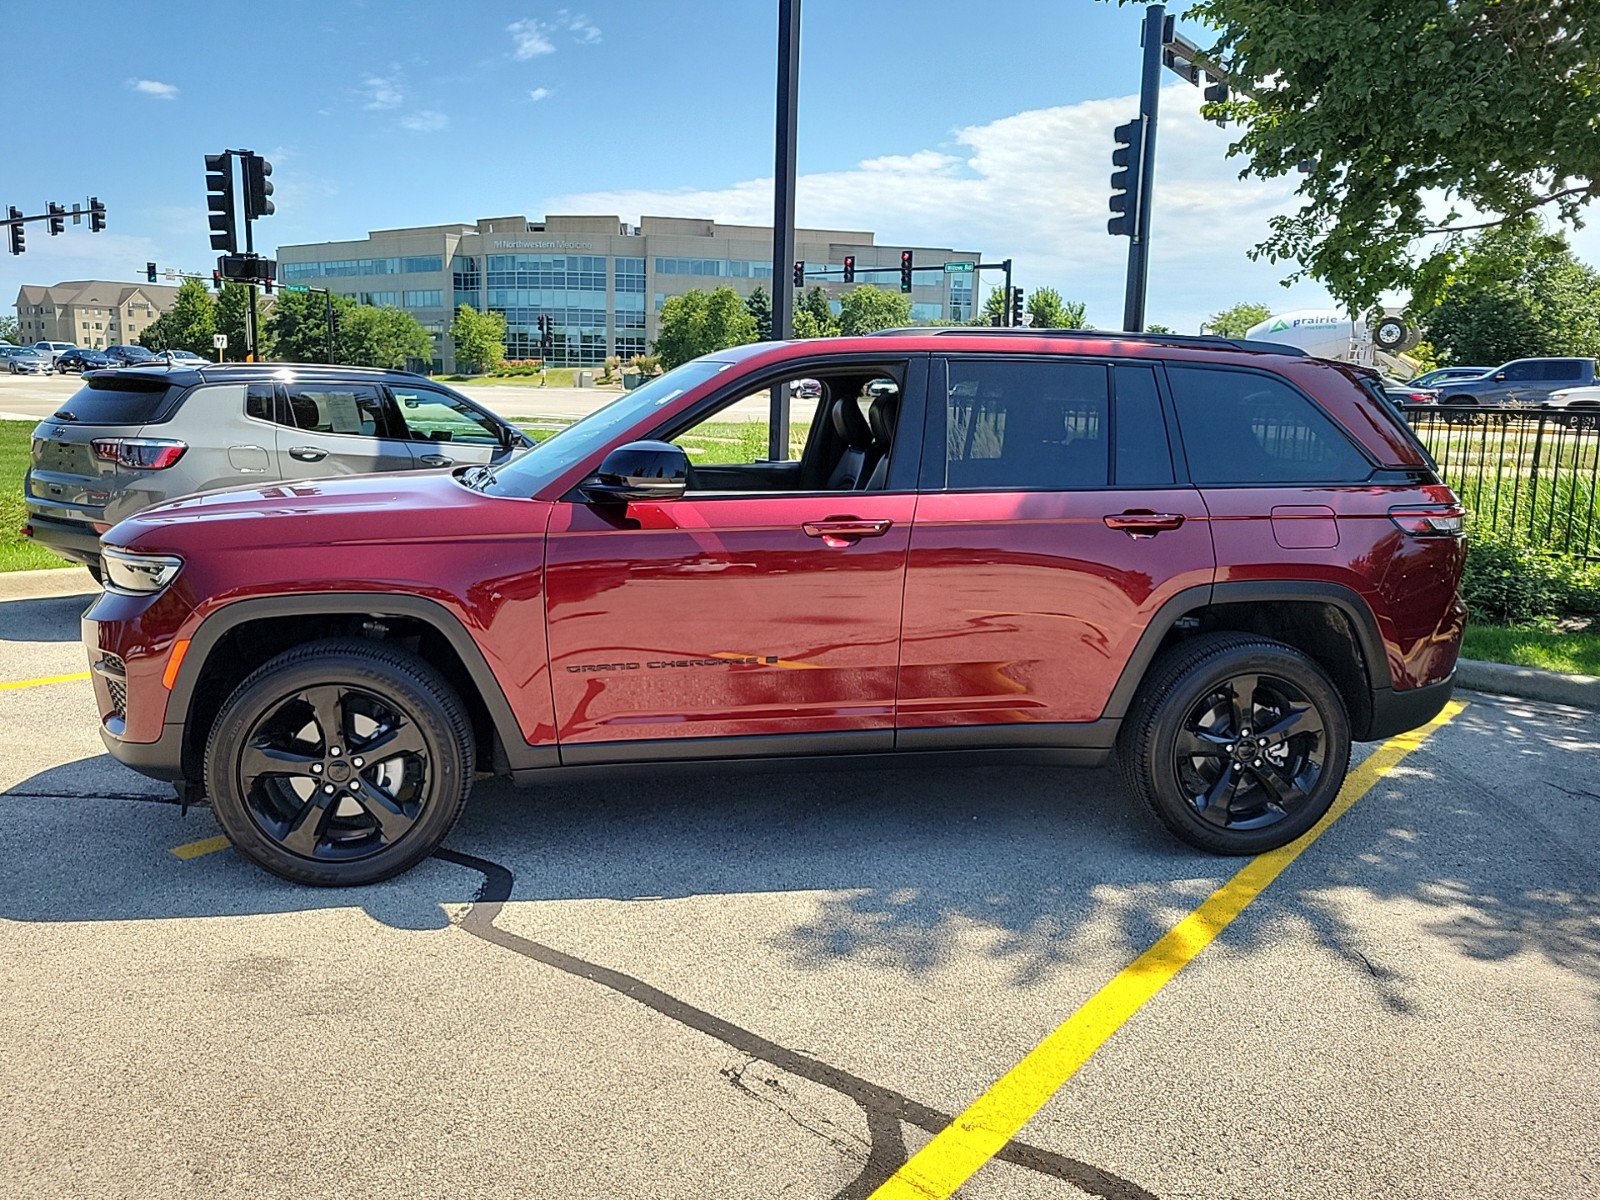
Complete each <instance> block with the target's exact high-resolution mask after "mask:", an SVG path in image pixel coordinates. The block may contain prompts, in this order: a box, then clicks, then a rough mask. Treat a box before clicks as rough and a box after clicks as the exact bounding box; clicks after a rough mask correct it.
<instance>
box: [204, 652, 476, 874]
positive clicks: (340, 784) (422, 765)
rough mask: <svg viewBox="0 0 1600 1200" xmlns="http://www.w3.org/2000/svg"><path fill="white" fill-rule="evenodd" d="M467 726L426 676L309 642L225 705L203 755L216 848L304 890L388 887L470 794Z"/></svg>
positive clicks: (432, 675)
mask: <svg viewBox="0 0 1600 1200" xmlns="http://www.w3.org/2000/svg"><path fill="white" fill-rule="evenodd" d="M471 728H472V727H471V723H470V722H469V721H468V719H467V715H466V710H465V708H464V707H463V705H462V703H461V700H460V698H459V697H458V696H457V695H456V693H455V690H454V689H453V688H452V687H451V686H450V684H449V683H448V682H447V681H446V680H445V679H444V677H443V676H441V675H440V674H439V673H438V672H437V671H435V670H434V669H433V668H432V667H430V666H428V665H427V664H426V663H424V662H422V661H420V660H419V659H416V658H414V657H413V656H411V655H409V654H407V653H405V652H403V651H401V650H397V649H395V648H393V647H391V646H386V645H384V644H382V643H380V642H370V641H361V640H355V639H350V640H344V639H341V640H329V641H323V642H314V643H311V644H309V645H306V646H301V647H299V648H297V649H294V650H290V651H288V652H287V653H284V654H280V655H278V657H276V658H274V659H272V660H271V661H270V662H268V663H266V664H265V665H264V666H262V667H261V668H260V669H258V670H257V671H255V672H254V673H253V674H252V675H250V677H249V678H247V679H246V680H245V681H244V682H243V683H241V684H240V685H239V686H238V688H236V689H235V690H234V693H233V695H232V696H230V697H229V698H228V701H227V703H226V704H225V705H224V706H223V708H222V711H221V713H220V714H218V716H217V720H216V724H215V725H213V726H212V729H211V734H210V737H209V739H208V741H207V745H206V753H205V778H206V788H207V791H208V793H209V794H210V796H211V804H212V809H213V811H214V812H215V814H216V818H217V822H218V824H220V825H221V826H222V831H223V832H224V833H225V834H227V836H228V840H229V841H230V842H232V843H233V845H234V847H235V848H236V849H237V850H239V852H240V853H242V854H243V855H244V856H245V857H246V858H248V859H250V860H251V861H252V862H254V863H256V864H257V865H258V866H260V867H263V868H265V869H266V870H268V871H270V872H272V873H273V874H274V875H280V876H282V877H283V878H285V879H291V880H294V881H295V882H297V883H307V884H312V885H315V886H318V887H354V886H357V885H360V884H366V883H375V882H377V881H378V880H381V879H388V878H390V877H391V876H394V875H398V874H400V873H401V872H402V871H405V870H407V869H409V868H410V867H412V866H414V865H415V864H416V863H418V862H419V861H421V860H422V859H423V858H425V857H427V856H428V855H429V854H432V853H433V851H434V850H436V849H437V848H438V847H439V844H440V843H441V842H443V841H444V839H445V837H446V836H447V835H448V834H449V832H450V830H451V829H452V828H454V826H455V823H456V820H457V819H458V818H459V817H460V815H461V810H462V808H463V807H464V806H465V804H466V801H467V794H468V792H469V791H470V790H471V787H472V763H473V754H472V750H473V746H472V733H471Z"/></svg>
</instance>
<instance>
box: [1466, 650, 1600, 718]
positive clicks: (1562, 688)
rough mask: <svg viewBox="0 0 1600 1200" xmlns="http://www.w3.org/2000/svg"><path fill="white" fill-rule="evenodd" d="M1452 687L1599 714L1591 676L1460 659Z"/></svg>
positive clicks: (1598, 688)
mask: <svg viewBox="0 0 1600 1200" xmlns="http://www.w3.org/2000/svg"><path fill="white" fill-rule="evenodd" d="M1456 686H1457V687H1458V688H1470V689H1471V690H1472V691H1474V692H1490V693H1493V694H1494V695H1497V696H1515V697H1517V698H1518V699H1520V700H1542V701H1544V702H1545V703H1547V704H1566V705H1570V706H1571V707H1573V708H1587V709H1591V710H1594V711H1596V712H1600V678H1597V677H1596V676H1594V675H1561V674H1558V673H1557V672H1555V671H1541V670H1538V669H1537V668H1535V667H1513V666H1509V665H1508V664H1506V663H1496V662H1479V661H1478V660H1477V659H1472V658H1463V659H1462V660H1461V661H1460V662H1458V663H1457V664H1456Z"/></svg>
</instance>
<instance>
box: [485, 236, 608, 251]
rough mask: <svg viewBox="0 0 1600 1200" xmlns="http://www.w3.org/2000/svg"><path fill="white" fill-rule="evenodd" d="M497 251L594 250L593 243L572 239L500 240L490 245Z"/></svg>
mask: <svg viewBox="0 0 1600 1200" xmlns="http://www.w3.org/2000/svg"><path fill="white" fill-rule="evenodd" d="M490 244H491V245H492V246H493V247H494V248H495V249H496V250H593V249H595V244H594V243H593V242H575V241H573V240H572V239H571V238H539V239H537V240H534V239H528V238H500V239H499V240H497V241H495V242H492V243H490Z"/></svg>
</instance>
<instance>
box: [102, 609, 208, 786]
mask: <svg viewBox="0 0 1600 1200" xmlns="http://www.w3.org/2000/svg"><path fill="white" fill-rule="evenodd" d="M187 611H188V609H187V605H186V604H184V602H183V601H182V599H181V598H180V597H178V596H176V595H174V594H173V590H172V589H171V588H169V589H167V590H166V591H164V592H161V593H158V594H156V595H155V596H132V595H126V594H123V593H119V592H102V593H101V594H100V595H99V596H98V597H96V599H95V602H94V603H93V604H91V605H90V606H89V607H88V609H87V610H85V612H84V614H83V618H82V626H81V627H82V633H83V644H84V649H85V650H86V651H87V653H88V657H89V672H90V679H91V681H92V684H93V687H94V696H95V706H96V712H97V714H98V716H99V717H100V740H101V741H102V742H104V743H105V747H106V750H107V751H109V752H110V754H111V756H112V757H113V758H115V759H116V760H117V761H118V762H121V763H124V764H125V765H127V766H129V767H132V768H133V769H134V770H135V771H138V772H139V773H140V774H141V775H148V776H150V777H151V778H152V779H164V780H169V781H177V780H180V779H182V778H183V723H182V721H181V720H179V721H175V722H174V721H170V720H169V718H171V717H172V716H173V715H174V713H173V712H172V711H171V709H172V706H171V705H169V703H168V701H169V699H170V697H171V693H170V692H169V691H168V690H167V687H166V684H165V682H164V673H165V671H166V667H167V664H168V662H169V661H170V658H171V654H172V651H173V646H174V639H175V636H176V632H177V630H178V628H179V627H180V626H181V624H182V620H183V617H184V616H185V615H186V614H187ZM177 715H179V716H180V717H181V715H182V714H177Z"/></svg>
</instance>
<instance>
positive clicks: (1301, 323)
mask: <svg viewBox="0 0 1600 1200" xmlns="http://www.w3.org/2000/svg"><path fill="white" fill-rule="evenodd" d="M1343 324H1345V320H1344V318H1343V317H1326V316H1325V317H1296V318H1295V319H1294V320H1292V321H1286V320H1284V319H1283V318H1282V317H1279V318H1278V319H1277V320H1276V321H1274V322H1273V323H1272V325H1271V327H1270V328H1268V330H1267V332H1268V333H1281V332H1282V331H1283V330H1285V329H1315V328H1326V327H1328V326H1332V325H1343Z"/></svg>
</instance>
